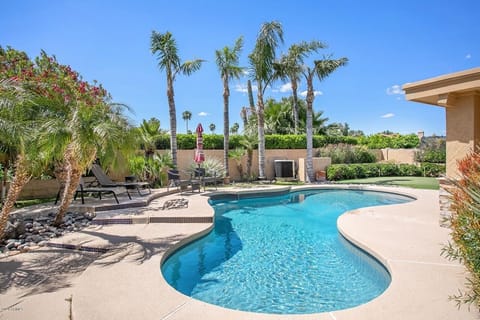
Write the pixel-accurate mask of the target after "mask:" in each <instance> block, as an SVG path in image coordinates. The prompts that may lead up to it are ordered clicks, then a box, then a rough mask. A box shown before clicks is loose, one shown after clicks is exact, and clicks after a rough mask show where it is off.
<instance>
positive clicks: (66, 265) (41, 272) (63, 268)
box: [0, 230, 185, 298]
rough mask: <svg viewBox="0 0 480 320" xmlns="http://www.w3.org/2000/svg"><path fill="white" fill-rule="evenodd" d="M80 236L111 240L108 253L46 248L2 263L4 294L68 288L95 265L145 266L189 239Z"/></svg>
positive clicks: (0, 285)
mask: <svg viewBox="0 0 480 320" xmlns="http://www.w3.org/2000/svg"><path fill="white" fill-rule="evenodd" d="M79 233H83V234H86V235H90V236H92V237H98V238H102V239H104V240H107V241H108V245H107V247H108V250H106V252H89V251H80V250H69V249H62V248H49V247H45V248H39V249H36V250H33V251H30V252H28V253H23V254H19V255H16V256H13V257H10V258H5V259H1V260H0V270H1V273H0V294H3V293H5V292H6V291H7V290H9V289H11V288H15V289H18V290H20V291H21V292H20V296H19V298H22V297H26V296H29V295H35V294H40V293H48V292H54V291H56V290H59V289H63V288H68V287H70V286H71V285H72V281H73V280H74V278H76V277H77V276H79V275H80V274H81V273H82V272H84V271H85V270H86V269H87V268H88V267H89V266H91V265H97V266H104V267H106V266H111V265H114V264H115V263H118V262H121V261H124V260H128V261H129V262H133V263H137V264H142V263H143V262H145V261H147V260H149V259H150V258H151V257H152V256H154V255H156V254H160V253H162V252H164V251H165V250H166V249H167V248H169V247H170V246H172V245H173V244H174V243H176V242H178V241H180V240H181V239H183V238H184V237H185V235H181V234H179V235H172V236H170V237H162V238H156V239H148V240H144V239H141V238H139V237H136V236H117V235H111V234H105V233H102V232H91V231H86V230H84V231H81V232H79ZM102 247H105V246H102Z"/></svg>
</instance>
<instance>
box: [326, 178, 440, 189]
mask: <svg viewBox="0 0 480 320" xmlns="http://www.w3.org/2000/svg"><path fill="white" fill-rule="evenodd" d="M335 183H340V184H376V185H387V186H402V187H410V188H416V189H430V190H438V188H439V186H438V180H437V179H436V178H428V177H375V178H365V179H355V180H342V181H336V182H335Z"/></svg>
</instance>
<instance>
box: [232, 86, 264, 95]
mask: <svg viewBox="0 0 480 320" xmlns="http://www.w3.org/2000/svg"><path fill="white" fill-rule="evenodd" d="M233 90H235V91H237V92H242V93H247V92H248V88H247V84H236V85H235V87H234V88H233ZM257 90H258V87H257V86H256V85H252V91H253V92H256V91H257Z"/></svg>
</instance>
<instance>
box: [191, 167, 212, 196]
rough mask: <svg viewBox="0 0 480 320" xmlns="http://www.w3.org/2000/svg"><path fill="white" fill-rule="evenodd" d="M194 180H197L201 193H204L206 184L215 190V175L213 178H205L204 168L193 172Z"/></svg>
mask: <svg viewBox="0 0 480 320" xmlns="http://www.w3.org/2000/svg"><path fill="white" fill-rule="evenodd" d="M193 173H194V179H195V180H198V181H199V183H200V185H201V186H203V191H205V186H206V185H207V184H213V185H214V186H215V190H217V179H218V178H217V173H216V172H214V173H213V176H207V174H206V171H205V168H196V169H195V170H194V171H193Z"/></svg>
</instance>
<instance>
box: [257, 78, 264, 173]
mask: <svg viewBox="0 0 480 320" xmlns="http://www.w3.org/2000/svg"><path fill="white" fill-rule="evenodd" d="M257 99H258V101H257V104H258V110H257V121H258V178H259V179H265V114H264V110H265V107H264V105H263V92H262V88H261V85H260V84H259V85H258V95H257Z"/></svg>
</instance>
